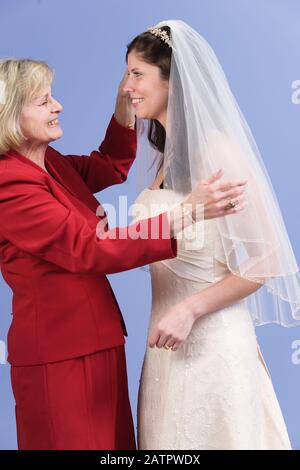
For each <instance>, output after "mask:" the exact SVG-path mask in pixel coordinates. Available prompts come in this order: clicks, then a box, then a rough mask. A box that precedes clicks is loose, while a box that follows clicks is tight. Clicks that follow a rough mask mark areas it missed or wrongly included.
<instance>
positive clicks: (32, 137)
mask: <svg viewBox="0 0 300 470" xmlns="http://www.w3.org/2000/svg"><path fill="white" fill-rule="evenodd" d="M62 110H63V108H62V106H61V104H60V103H59V102H58V101H56V100H55V99H54V98H53V96H52V95H51V87H50V86H49V87H47V88H45V89H44V90H43V91H42V93H41V94H40V96H39V97H37V98H34V99H32V100H31V101H28V102H27V103H25V105H24V106H23V109H22V112H21V116H20V126H21V130H22V132H23V134H24V136H25V137H26V141H27V143H29V144H32V145H41V144H48V143H49V142H52V141H53V140H56V139H59V138H60V137H61V136H62V134H63V131H62V129H61V127H60V125H59V121H58V116H59V113H61V111H62Z"/></svg>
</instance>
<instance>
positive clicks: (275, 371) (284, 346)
mask: <svg viewBox="0 0 300 470" xmlns="http://www.w3.org/2000/svg"><path fill="white" fill-rule="evenodd" d="M299 18H300V2H299V1H297V0H200V1H199V0H185V1H184V2H178V3H175V2H174V1H172V0H164V1H162V0H150V1H148V2H146V1H145V2H141V1H140V0H127V1H126V2H124V1H117V0H110V1H107V2H105V1H100V0H98V1H97V0H75V1H74V0H73V1H71V0H0V57H9V56H14V57H30V58H35V59H43V60H46V61H48V62H49V63H50V64H51V65H52V66H53V67H54V69H55V71H56V79H55V83H54V87H53V90H54V96H56V98H57V99H58V100H60V101H61V102H62V104H63V105H64V113H63V115H62V118H61V122H62V126H63V129H64V136H63V137H62V139H61V140H59V141H58V142H56V143H55V146H56V148H57V149H58V150H60V151H61V152H65V153H73V154H88V153H89V152H90V151H91V150H92V149H94V148H97V147H98V145H99V143H100V142H101V140H102V138H103V136H104V132H105V129H106V125H107V123H108V121H109V119H110V117H111V114H112V112H113V109H114V102H115V96H116V91H117V87H118V83H119V81H120V79H121V77H122V75H123V72H124V70H125V59H124V56H125V50H126V47H125V46H126V44H127V43H128V42H129V41H130V40H131V39H132V38H133V37H134V36H135V35H136V34H138V33H140V32H142V31H144V30H145V29H146V28H147V27H148V26H151V25H154V24H156V23H157V22H159V21H160V20H165V19H181V20H184V21H186V22H187V23H189V24H190V25H191V26H192V27H194V28H195V29H197V30H198V31H199V32H200V33H201V34H202V35H203V36H204V37H205V38H206V39H207V40H208V41H209V42H210V44H211V45H212V47H213V48H214V50H215V52H216V54H217V56H218V57H219V59H220V62H221V63H222V65H223V67H224V69H225V73H226V75H227V77H228V79H229V82H230V84H231V88H232V90H233V92H234V94H235V96H236V98H237V101H238V102H239V104H240V107H241V109H242V111H243V112H244V114H245V116H246V119H247V120H248V123H249V125H250V127H251V129H252V131H253V134H254V136H255V138H256V141H257V143H258V146H259V148H260V150H261V153H262V155H263V158H264V161H265V163H266V166H267V169H268V171H269V173H270V176H271V179H272V181H273V185H274V188H275V190H276V192H277V195H278V199H279V202H280V205H281V208H282V211H283V215H284V219H285V222H286V225H287V228H288V231H289V234H290V238H291V242H292V245H293V247H294V250H295V253H296V257H297V259H298V260H299V259H300V256H299V255H300V240H299V236H298V227H299V200H300V185H299V172H298V168H299V163H298V158H299V147H300V145H299V144H300V132H299V123H300V104H299V105H297V104H293V103H292V100H291V95H292V82H293V81H294V80H297V79H298V80H299V79H300V55H299V44H300V28H299ZM135 191H136V185H135V180H134V169H133V171H132V172H131V174H130V176H129V180H128V181H127V182H126V183H125V184H124V185H123V186H119V187H115V188H111V189H109V190H106V191H104V192H103V193H102V194H101V195H99V194H98V195H97V197H98V198H99V196H101V201H102V202H110V203H117V201H118V196H119V195H120V194H127V195H128V196H129V201H130V202H132V201H133V200H134V197H135V195H136V193H135ZM0 216H1V215H0ZM110 280H111V282H112V285H113V288H114V290H115V293H116V295H117V298H118V300H119V303H120V306H121V308H122V311H123V313H124V316H125V319H126V322H127V326H128V331H129V339H128V340H127V359H128V373H129V383H130V396H131V403H132V409H133V414H134V417H135V410H136V397H137V389H138V380H139V373H140V367H141V363H142V358H143V353H144V349H145V340H146V330H147V323H148V317H149V313H150V300H151V299H150V285H149V281H150V279H149V275H148V273H145V272H144V271H142V270H140V269H137V270H133V271H130V272H127V273H123V274H118V275H114V276H110ZM0 289H1V292H0V310H1V316H0V340H2V341H6V333H7V329H8V326H9V323H10V321H11V316H10V312H11V291H10V289H9V287H8V286H6V285H5V284H4V282H3V280H2V279H1V281H0ZM257 336H258V339H259V342H260V345H261V348H262V350H263V353H264V356H265V359H266V362H267V364H268V367H269V370H270V372H271V375H272V378H273V383H274V387H275V389H276V393H277V396H278V399H279V402H280V404H281V407H282V411H283V414H284V417H285V420H286V423H287V427H288V431H289V434H290V438H291V440H292V445H293V447H294V448H300V429H299V415H300V404H299V385H300V379H299V374H300V354H298V355H297V354H294V357H296V360H294V363H293V361H292V354H293V352H294V350H293V349H292V343H293V342H295V341H296V340H298V341H299V344H300V329H299V328H293V329H285V328H281V327H278V326H275V325H268V326H264V327H260V328H258V329H257ZM3 346H4V343H3V342H2V343H1V347H2V348H3ZM298 348H299V346H298ZM0 351H1V348H0ZM2 357H3V354H2ZM245 367H247V364H245ZM15 448H16V430H15V418H14V400H13V396H12V392H11V387H10V380H9V365H8V364H0V449H15Z"/></svg>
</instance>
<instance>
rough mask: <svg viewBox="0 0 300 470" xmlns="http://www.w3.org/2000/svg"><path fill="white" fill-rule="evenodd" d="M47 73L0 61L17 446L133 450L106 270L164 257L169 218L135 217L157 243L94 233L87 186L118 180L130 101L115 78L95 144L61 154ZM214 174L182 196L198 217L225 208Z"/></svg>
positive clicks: (227, 193) (57, 108)
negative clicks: (155, 229) (108, 113)
mask: <svg viewBox="0 0 300 470" xmlns="http://www.w3.org/2000/svg"><path fill="white" fill-rule="evenodd" d="M52 79H53V73H52V70H51V69H50V67H49V66H48V65H47V64H46V63H44V62H39V61H33V60H16V59H6V60H1V61H0V81H1V84H2V91H3V96H2V100H1V102H2V104H1V105H0V172H1V178H0V211H1V218H0V261H1V270H2V274H3V277H4V279H5V281H6V282H7V283H8V285H9V286H10V287H11V289H12V291H13V321H12V325H11V327H10V331H9V335H8V352H9V356H8V361H9V362H10V364H11V365H12V369H11V377H12V387H13V393H14V396H15V401H16V421H17V433H18V446H19V448H20V449H134V448H135V439H134V430H133V425H132V417H131V410H130V403H129V398H128V387H127V375H126V363H125V354H124V342H125V341H124V334H125V335H126V329H125V325H124V321H123V318H122V315H121V313H120V310H119V307H118V305H117V302H116V300H115V297H114V294H113V292H112V289H111V287H110V285H109V282H108V280H107V278H106V274H108V273H114V272H120V271H124V270H127V269H131V268H134V267H138V266H141V265H144V264H148V263H153V262H155V261H158V260H161V259H166V258H170V257H174V256H175V255H176V241H175V240H174V238H173V236H174V235H175V231H174V229H173V228H172V226H173V225H172V223H173V219H174V216H173V213H171V214H167V213H165V214H162V215H160V216H157V217H154V218H152V219H148V220H146V225H147V226H148V224H150V223H156V224H157V223H159V224H158V225H159V227H161V229H160V232H159V234H158V237H157V238H156V239H150V238H148V239H145V238H138V239H131V237H130V233H129V230H130V228H132V226H131V227H127V228H122V229H115V230H111V231H108V228H107V227H106V236H105V237H98V236H97V233H96V228H97V225H98V223H99V217H98V216H97V215H96V211H97V209H98V208H99V202H98V200H97V199H96V198H95V197H94V196H93V193H96V192H98V191H100V190H102V189H104V188H105V187H108V186H110V185H113V184H118V183H122V182H123V181H124V180H125V179H126V177H127V173H128V171H129V169H130V167H131V165H132V163H133V160H134V157H135V152H136V133H135V130H134V126H132V117H133V115H132V109H131V104H130V103H129V100H128V97H127V95H126V94H124V93H123V92H122V84H121V86H120V89H119V94H118V97H117V104H116V109H115V113H114V116H113V117H112V119H111V121H110V124H109V126H108V129H107V132H106V136H105V139H104V141H103V143H102V144H101V146H100V148H99V150H98V151H93V152H92V153H91V154H90V156H88V157H83V156H69V155H68V156H62V155H61V154H60V153H59V152H58V151H56V150H54V149H53V148H51V147H49V146H48V144H49V143H50V142H52V141H54V140H56V139H58V138H60V137H61V135H62V130H61V127H60V124H59V114H60V113H61V111H62V106H61V105H60V103H58V102H57V101H56V100H55V99H54V98H53V96H52V94H51V83H52ZM132 127H133V128H132ZM220 176H221V173H219V174H215V175H213V176H212V177H211V178H210V179H209V180H207V181H205V182H203V183H202V184H201V185H199V186H198V188H197V189H196V190H195V191H194V193H192V194H191V195H190V198H189V202H191V203H193V204H194V205H193V211H195V203H196V202H202V203H204V208H205V217H206V218H211V217H218V216H221V215H224V212H222V211H220V207H219V204H218V202H219V201H220V200H224V201H225V200H228V198H231V197H235V196H236V195H237V194H238V193H240V192H241V190H242V188H243V186H242V185H241V183H240V182H236V183H235V184H228V185H225V184H223V185H221V184H220V183H219V181H218V179H219V178H220ZM226 210H227V212H226V213H227V214H228V213H233V212H236V211H237V208H235V209H229V208H227V209H226ZM193 214H194V212H193ZM193 214H192V215H193ZM164 227H167V228H168V230H169V233H170V236H169V237H168V238H166V237H165V236H164V233H163V232H164V230H163V228H164ZM135 228H136V230H137V231H138V230H139V228H140V224H136V227H135ZM110 235H111V236H110Z"/></svg>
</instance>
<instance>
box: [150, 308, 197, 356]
mask: <svg viewBox="0 0 300 470" xmlns="http://www.w3.org/2000/svg"><path fill="white" fill-rule="evenodd" d="M196 318H197V317H196V316H195V313H194V310H193V308H192V307H191V305H189V304H188V303H187V302H181V303H179V304H177V305H174V306H173V307H172V308H170V309H169V310H167V311H166V313H165V314H164V315H163V316H162V317H161V318H160V319H159V320H158V321H157V322H155V323H154V324H153V326H152V328H151V329H150V334H149V338H148V344H149V346H150V347H151V348H154V347H155V346H156V347H158V348H165V349H172V351H176V350H177V349H179V348H180V347H181V346H182V344H183V343H184V342H185V340H186V339H187V337H188V336H189V334H190V332H191V329H192V327H193V324H194V322H195V320H196Z"/></svg>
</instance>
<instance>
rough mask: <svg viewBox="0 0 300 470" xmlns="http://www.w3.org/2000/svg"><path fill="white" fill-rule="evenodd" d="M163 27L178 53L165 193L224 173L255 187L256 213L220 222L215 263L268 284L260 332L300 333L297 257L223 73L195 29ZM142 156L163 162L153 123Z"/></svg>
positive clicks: (255, 309) (258, 312) (250, 195)
mask: <svg viewBox="0 0 300 470" xmlns="http://www.w3.org/2000/svg"><path fill="white" fill-rule="evenodd" d="M163 26H169V28H170V30H171V38H170V39H171V47H172V58H171V73H170V81H169V100H168V111H167V125H166V144H165V151H164V163H163V174H164V188H166V189H168V190H173V191H175V192H176V193H178V194H182V195H183V196H184V195H186V194H187V193H189V192H190V190H191V189H193V188H194V187H195V185H196V184H197V183H198V182H199V181H201V180H203V179H205V178H207V177H208V176H210V175H211V174H212V173H213V172H215V171H217V170H218V169H220V168H223V169H224V179H226V180H232V179H247V180H248V189H247V202H248V206H247V207H246V208H245V209H244V210H243V211H241V212H240V213H238V214H234V215H228V216H225V217H223V218H218V219H216V224H217V229H218V236H219V241H221V243H218V244H217V245H216V246H218V247H220V246H221V247H222V249H220V248H219V249H218V250H216V252H215V255H214V256H215V259H216V260H218V261H219V262H221V263H224V264H226V265H227V266H228V268H229V270H230V271H231V272H232V273H233V274H235V275H236V276H240V277H243V278H245V279H249V280H250V281H254V282H258V283H260V284H262V287H261V288H260V289H259V290H258V291H256V292H255V293H254V294H252V295H250V296H249V297H247V299H245V302H247V305H248V308H249V310H250V312H251V315H252V318H253V321H254V323H255V325H261V324H265V323H271V322H275V323H278V324H281V325H283V326H294V325H300V283H299V272H298V267H297V263H296V260H295V256H294V253H293V250H292V247H291V244H290V240H289V237H288V234H287V231H286V228H285V225H284V222H283V219H282V216H281V212H280V208H279V205H278V202H277V199H276V196H275V193H274V190H273V188H272V184H271V181H270V179H269V176H268V174H267V171H266V169H265V166H264V163H263V161H262V159H261V156H260V153H259V150H258V148H257V146H256V143H255V141H254V138H253V136H252V134H251V131H250V129H249V127H248V125H247V123H246V120H245V118H244V116H243V115H242V113H241V111H240V109H239V106H238V104H237V103H236V101H235V98H234V96H233V94H232V92H231V90H230V88H229V85H228V82H227V79H226V77H225V75H224V72H223V70H222V67H221V65H220V63H219V62H218V59H217V58H216V55H215V53H214V52H213V50H212V49H211V47H210V46H209V44H208V43H207V42H206V40H205V39H204V38H203V37H201V36H200V34H198V33H197V32H196V31H195V30H194V29H193V28H191V27H190V26H188V25H187V24H185V23H184V22H182V21H177V20H170V21H162V22H160V23H159V24H158V25H156V28H160V27H163ZM163 47H169V46H168V44H163ZM138 154H140V155H139V156H138V158H142V159H143V160H144V162H145V161H146V162H147V163H151V162H153V161H154V160H155V157H157V151H155V150H154V148H152V147H151V146H150V144H149V142H148V140H147V121H143V122H141V121H139V122H138ZM144 168H145V166H144ZM166 263H167V262H166ZM179 266H180V264H179V265H178V270H177V275H178V276H180V275H181V272H180V267H179Z"/></svg>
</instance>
